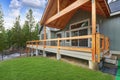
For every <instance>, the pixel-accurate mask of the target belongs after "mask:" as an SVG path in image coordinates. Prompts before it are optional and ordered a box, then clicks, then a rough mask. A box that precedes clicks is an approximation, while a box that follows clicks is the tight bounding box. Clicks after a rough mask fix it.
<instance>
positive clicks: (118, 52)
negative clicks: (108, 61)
mask: <svg viewBox="0 0 120 80" xmlns="http://www.w3.org/2000/svg"><path fill="white" fill-rule="evenodd" d="M110 52H111V54H119V55H120V51H113V50H111V51H110Z"/></svg>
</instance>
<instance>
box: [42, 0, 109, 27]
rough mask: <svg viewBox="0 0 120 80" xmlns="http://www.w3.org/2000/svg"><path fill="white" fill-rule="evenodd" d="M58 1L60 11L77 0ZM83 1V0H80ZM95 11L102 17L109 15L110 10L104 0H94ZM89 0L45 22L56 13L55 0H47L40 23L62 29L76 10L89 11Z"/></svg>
mask: <svg viewBox="0 0 120 80" xmlns="http://www.w3.org/2000/svg"><path fill="white" fill-rule="evenodd" d="M59 1H60V8H59V9H60V11H62V10H63V9H65V8H67V7H68V6H69V5H71V4H72V3H75V1H77V0H59ZM82 1H83V0H82ZM96 1H97V2H96V4H97V6H96V12H97V14H98V15H101V16H103V17H108V16H109V15H110V10H109V7H108V4H107V2H106V0H96ZM91 7H92V6H91V0H88V1H87V2H86V3H84V4H83V5H81V6H79V7H77V8H75V9H74V10H72V11H70V12H68V13H66V14H64V15H62V16H61V17H59V18H56V19H55V20H53V21H51V22H50V23H47V24H46V22H47V20H49V19H50V18H51V17H53V16H54V15H56V14H57V13H58V11H57V10H58V8H57V0H48V4H47V6H46V9H45V11H44V14H43V16H42V19H41V25H45V26H47V27H52V28H57V29H63V28H65V26H66V25H67V23H68V22H69V20H70V19H71V18H72V16H73V15H74V14H75V13H76V11H77V10H80V9H82V10H85V11H88V12H91V10H92V8H91Z"/></svg>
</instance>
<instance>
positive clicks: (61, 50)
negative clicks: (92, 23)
mask: <svg viewBox="0 0 120 80" xmlns="http://www.w3.org/2000/svg"><path fill="white" fill-rule="evenodd" d="M91 38H92V35H85V36H77V37H68V38H57V39H48V40H33V41H28V42H27V44H26V45H27V48H28V49H34V50H42V51H45V52H46V51H47V52H52V53H56V55H66V56H71V57H75V58H80V59H85V60H92V48H91V47H89V48H88V47H73V46H65V45H64V46H62V45H60V41H63V40H74V39H91ZM53 41H54V42H55V43H56V45H52V44H49V43H51V42H53ZM96 41H97V42H96V43H97V44H96V46H97V47H96V49H97V51H96V61H97V62H100V59H101V58H102V54H103V53H104V52H106V51H108V50H109V39H108V37H105V36H104V35H102V34H97V35H96ZM29 53H30V50H28V54H29Z"/></svg>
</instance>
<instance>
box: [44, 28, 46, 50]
mask: <svg viewBox="0 0 120 80" xmlns="http://www.w3.org/2000/svg"><path fill="white" fill-rule="evenodd" d="M45 47H46V26H44V48H45Z"/></svg>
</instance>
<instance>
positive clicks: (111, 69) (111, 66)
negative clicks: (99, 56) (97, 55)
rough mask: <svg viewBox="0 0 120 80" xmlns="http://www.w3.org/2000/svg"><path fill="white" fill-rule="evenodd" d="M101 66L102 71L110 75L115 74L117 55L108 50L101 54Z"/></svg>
mask: <svg viewBox="0 0 120 80" xmlns="http://www.w3.org/2000/svg"><path fill="white" fill-rule="evenodd" d="M103 58H104V59H103V68H102V71H103V72H105V73H109V74H112V75H116V73H117V66H118V59H117V56H115V55H113V54H112V53H111V52H110V51H107V52H105V53H104V54H103Z"/></svg>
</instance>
